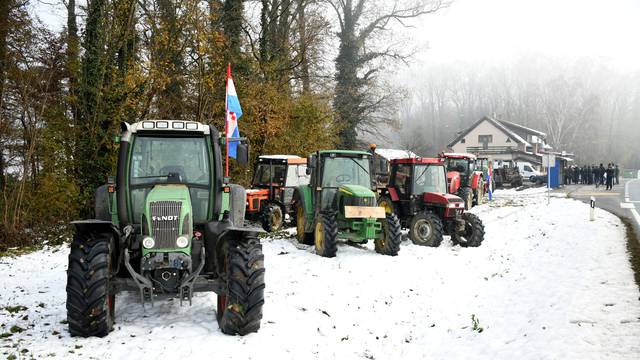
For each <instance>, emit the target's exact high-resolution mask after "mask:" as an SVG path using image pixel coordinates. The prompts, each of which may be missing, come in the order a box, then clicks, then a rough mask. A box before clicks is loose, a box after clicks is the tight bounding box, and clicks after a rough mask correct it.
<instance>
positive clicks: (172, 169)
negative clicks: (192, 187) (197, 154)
mask: <svg viewBox="0 0 640 360" xmlns="http://www.w3.org/2000/svg"><path fill="white" fill-rule="evenodd" d="M169 173H174V174H179V175H180V178H181V179H182V181H184V182H186V181H187V179H186V177H185V172H184V166H178V165H172V166H163V167H162V168H161V169H160V174H162V175H166V174H169Z"/></svg>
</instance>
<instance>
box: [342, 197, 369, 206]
mask: <svg viewBox="0 0 640 360" xmlns="http://www.w3.org/2000/svg"><path fill="white" fill-rule="evenodd" d="M345 205H348V206H376V198H374V197H368V196H367V197H347V198H346V199H345Z"/></svg>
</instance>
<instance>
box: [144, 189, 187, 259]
mask: <svg viewBox="0 0 640 360" xmlns="http://www.w3.org/2000/svg"><path fill="white" fill-rule="evenodd" d="M149 207H150V209H151V234H152V236H153V238H154V239H155V241H156V248H175V247H176V239H177V238H178V236H179V235H180V234H179V231H180V210H181V209H182V202H180V201H153V202H151V203H150V204H149Z"/></svg>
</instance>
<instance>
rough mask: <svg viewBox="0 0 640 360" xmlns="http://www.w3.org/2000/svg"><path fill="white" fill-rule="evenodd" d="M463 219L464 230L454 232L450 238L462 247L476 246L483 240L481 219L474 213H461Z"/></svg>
mask: <svg viewBox="0 0 640 360" xmlns="http://www.w3.org/2000/svg"><path fill="white" fill-rule="evenodd" d="M462 219H463V220H464V232H462V233H454V234H452V235H451V240H452V241H453V243H454V244H460V246H462V247H478V246H480V244H482V241H483V240H484V225H482V220H480V218H479V217H477V216H476V215H474V214H470V213H464V214H462Z"/></svg>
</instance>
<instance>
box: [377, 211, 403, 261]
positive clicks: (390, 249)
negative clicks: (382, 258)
mask: <svg viewBox="0 0 640 360" xmlns="http://www.w3.org/2000/svg"><path fill="white" fill-rule="evenodd" d="M382 234H383V235H384V237H383V238H382V239H376V240H375V241H374V244H375V247H376V252H377V253H380V254H383V255H389V256H396V255H398V251H400V243H401V242H402V232H401V231H400V220H398V217H397V216H396V215H395V214H393V213H391V214H387V216H386V218H385V219H383V220H382Z"/></svg>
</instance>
